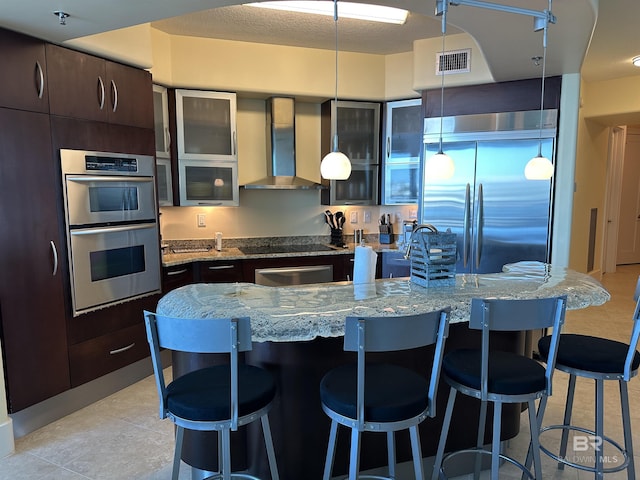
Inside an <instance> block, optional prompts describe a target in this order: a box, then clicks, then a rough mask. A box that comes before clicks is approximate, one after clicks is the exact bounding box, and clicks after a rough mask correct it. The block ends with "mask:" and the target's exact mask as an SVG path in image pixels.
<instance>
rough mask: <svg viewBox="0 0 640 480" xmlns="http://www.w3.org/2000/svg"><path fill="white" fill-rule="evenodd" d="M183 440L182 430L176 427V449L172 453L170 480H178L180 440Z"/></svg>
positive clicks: (180, 456)
mask: <svg viewBox="0 0 640 480" xmlns="http://www.w3.org/2000/svg"><path fill="white" fill-rule="evenodd" d="M183 439H184V428H182V427H177V426H176V448H175V450H174V452H173V470H172V472H171V480H178V476H179V475H180V459H181V458H182V440H183Z"/></svg>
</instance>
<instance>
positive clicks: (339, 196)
mask: <svg viewBox="0 0 640 480" xmlns="http://www.w3.org/2000/svg"><path fill="white" fill-rule="evenodd" d="M325 192H326V191H325V190H323V191H322V194H325ZM328 192H329V195H330V200H329V202H323V203H328V204H330V205H376V204H377V201H378V165H358V164H353V165H352V168H351V175H350V176H349V178H348V179H347V180H331V183H330V188H329V190H328ZM325 195H326V194H325Z"/></svg>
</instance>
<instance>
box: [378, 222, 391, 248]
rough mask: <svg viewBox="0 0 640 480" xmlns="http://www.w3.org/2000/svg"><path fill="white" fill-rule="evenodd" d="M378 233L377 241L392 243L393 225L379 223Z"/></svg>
mask: <svg viewBox="0 0 640 480" xmlns="http://www.w3.org/2000/svg"><path fill="white" fill-rule="evenodd" d="M378 227H379V230H380V235H379V239H378V241H379V242H380V243H382V244H385V245H386V244H389V243H393V225H391V224H388V225H379V226H378Z"/></svg>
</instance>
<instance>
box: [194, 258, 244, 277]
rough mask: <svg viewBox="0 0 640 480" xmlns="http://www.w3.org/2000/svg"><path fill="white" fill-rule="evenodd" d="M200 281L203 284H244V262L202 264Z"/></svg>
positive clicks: (231, 261)
mask: <svg viewBox="0 0 640 480" xmlns="http://www.w3.org/2000/svg"><path fill="white" fill-rule="evenodd" d="M200 281H201V282H203V283H223V282H242V281H244V273H243V271H242V260H229V261H226V262H225V261H214V262H200Z"/></svg>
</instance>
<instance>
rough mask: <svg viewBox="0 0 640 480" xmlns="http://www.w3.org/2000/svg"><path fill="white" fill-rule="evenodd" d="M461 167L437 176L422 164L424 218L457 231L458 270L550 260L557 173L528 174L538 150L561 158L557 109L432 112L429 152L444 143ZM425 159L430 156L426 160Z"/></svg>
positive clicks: (426, 142) (426, 135) (427, 134)
mask: <svg viewBox="0 0 640 480" xmlns="http://www.w3.org/2000/svg"><path fill="white" fill-rule="evenodd" d="M441 124H442V127H443V128H442V132H443V133H442V141H443V151H444V153H446V154H448V155H449V156H450V157H451V158H452V159H453V161H454V164H455V173H454V175H453V177H452V178H450V179H447V180H433V179H431V178H430V177H429V172H427V171H424V169H423V172H422V175H421V176H422V185H421V187H422V188H421V194H422V198H421V201H420V204H419V212H418V215H419V219H420V222H421V223H429V224H432V225H434V226H435V227H437V228H438V230H443V231H444V230H446V229H448V228H450V229H451V231H452V232H454V233H456V234H457V250H458V251H457V257H458V262H457V265H456V270H457V272H458V273H467V272H468V273H491V272H499V271H502V267H503V265H504V264H506V263H513V262H517V261H522V260H536V261H542V262H545V261H548V259H549V258H550V243H549V242H550V238H551V237H550V229H551V225H552V222H551V218H550V215H551V211H552V208H551V206H552V197H553V195H552V187H553V185H552V180H527V179H526V178H525V176H524V169H525V165H526V164H527V162H528V161H529V160H530V159H531V158H532V157H534V156H536V155H537V154H538V146H539V144H540V142H542V155H543V156H545V157H547V158H549V159H551V160H552V161H553V162H554V164H555V161H554V154H555V151H554V150H555V149H554V146H555V137H556V125H557V110H545V111H544V112H543V122H542V128H540V111H528V112H509V113H497V114H483V115H465V116H461V117H445V118H443V119H442V122H441V119H440V118H429V119H425V130H424V151H423V154H424V157H423V158H424V159H427V158H429V157H430V156H431V155H433V154H434V153H436V152H437V151H438V148H439V139H440V126H441ZM422 164H423V165H424V161H423V162H422Z"/></svg>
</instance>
